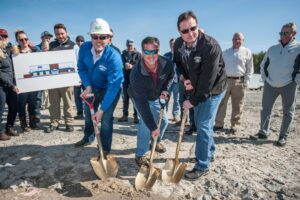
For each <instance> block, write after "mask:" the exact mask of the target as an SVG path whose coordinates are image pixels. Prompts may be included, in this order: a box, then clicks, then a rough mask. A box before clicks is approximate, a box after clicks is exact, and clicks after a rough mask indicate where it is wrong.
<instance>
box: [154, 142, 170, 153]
mask: <svg viewBox="0 0 300 200" xmlns="http://www.w3.org/2000/svg"><path fill="white" fill-rule="evenodd" d="M155 151H156V152H158V153H165V152H166V151H167V149H166V147H164V146H163V145H162V144H161V143H159V144H157V145H156V147H155Z"/></svg>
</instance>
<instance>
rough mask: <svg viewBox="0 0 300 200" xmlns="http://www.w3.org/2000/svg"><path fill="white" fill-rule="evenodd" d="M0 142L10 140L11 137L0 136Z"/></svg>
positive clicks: (3, 134) (2, 134)
mask: <svg viewBox="0 0 300 200" xmlns="http://www.w3.org/2000/svg"><path fill="white" fill-rule="evenodd" d="M0 140H3V141H4V140H10V136H8V135H6V134H5V133H1V134H0Z"/></svg>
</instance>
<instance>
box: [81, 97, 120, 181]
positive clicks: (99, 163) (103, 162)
mask: <svg viewBox="0 0 300 200" xmlns="http://www.w3.org/2000/svg"><path fill="white" fill-rule="evenodd" d="M81 98H82V99H83V100H84V101H85V103H86V105H87V106H88V107H89V108H90V112H91V116H93V115H94V114H95V111H94V101H95V96H94V94H90V95H88V97H87V98H84V97H83V96H81ZM93 124H94V131H95V135H96V139H97V143H98V149H99V153H100V157H97V156H94V157H91V159H90V163H91V165H92V168H93V170H94V172H95V174H96V176H98V177H99V178H100V179H101V180H106V179H107V178H109V177H116V176H117V173H118V169H119V165H118V163H117V161H116V160H115V159H114V157H113V156H112V155H107V158H105V157H104V153H103V149H102V143H101V139H100V131H99V128H98V124H97V123H96V122H94V121H93Z"/></svg>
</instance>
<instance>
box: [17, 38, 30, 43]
mask: <svg viewBox="0 0 300 200" xmlns="http://www.w3.org/2000/svg"><path fill="white" fill-rule="evenodd" d="M19 40H20V41H21V42H25V41H28V38H20V39H19Z"/></svg>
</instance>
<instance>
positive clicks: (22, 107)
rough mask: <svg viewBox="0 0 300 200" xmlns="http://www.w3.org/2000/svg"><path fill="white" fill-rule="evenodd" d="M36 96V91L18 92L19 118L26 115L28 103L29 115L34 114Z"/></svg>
mask: <svg viewBox="0 0 300 200" xmlns="http://www.w3.org/2000/svg"><path fill="white" fill-rule="evenodd" d="M36 96H37V92H26V93H21V94H19V98H18V112H19V117H20V118H22V117H26V104H28V113H29V115H32V116H35V114H36V112H35V108H36V105H35V104H36Z"/></svg>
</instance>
